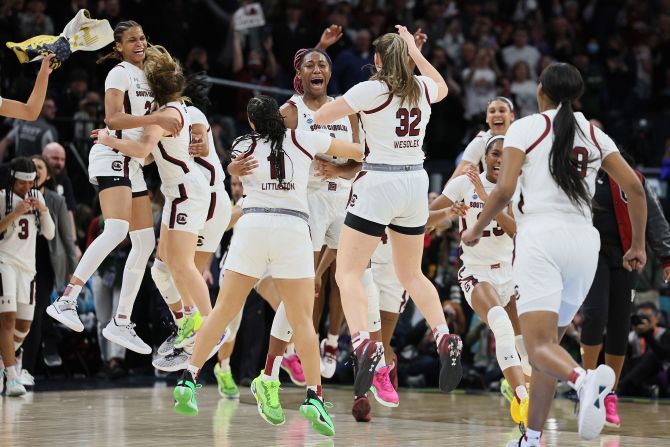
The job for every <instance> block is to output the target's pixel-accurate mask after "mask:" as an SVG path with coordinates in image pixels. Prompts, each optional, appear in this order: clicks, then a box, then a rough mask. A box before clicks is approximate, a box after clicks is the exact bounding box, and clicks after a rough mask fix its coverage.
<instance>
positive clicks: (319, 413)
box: [300, 390, 335, 436]
mask: <svg viewBox="0 0 670 447" xmlns="http://www.w3.org/2000/svg"><path fill="white" fill-rule="evenodd" d="M332 407H333V404H331V403H330V402H323V401H322V400H321V399H319V397H318V396H317V395H316V393H315V392H314V391H312V390H307V397H306V398H305V401H304V402H303V403H302V405H301V406H300V414H302V415H303V416H304V417H305V419H307V420H308V421H309V422H310V424H312V428H313V429H314V430H316V431H317V432H319V433H321V434H322V435H324V436H333V435H334V434H335V426H334V425H333V421H332V420H331V419H330V416H328V412H326V408H332Z"/></svg>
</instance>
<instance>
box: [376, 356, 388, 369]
mask: <svg viewBox="0 0 670 447" xmlns="http://www.w3.org/2000/svg"><path fill="white" fill-rule="evenodd" d="M385 366H386V359H385V358H384V356H382V359H381V360H380V361H379V363H377V366H376V367H375V371H379V370H380V369H382V368H383V367H385Z"/></svg>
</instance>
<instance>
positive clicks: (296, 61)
mask: <svg viewBox="0 0 670 447" xmlns="http://www.w3.org/2000/svg"><path fill="white" fill-rule="evenodd" d="M315 52H316V53H319V54H322V55H323V56H324V57H325V58H326V60H327V61H328V65H330V68H331V69H332V68H333V61H331V60H330V56H328V53H326V52H325V51H323V50H320V49H318V48H301V49H299V50H298V51H296V53H295V56H293V68H295V76H293V90H295V91H296V93H297V94H299V95H304V94H305V90H304V89H303V88H302V80H301V79H300V77H299V76H298V72H299V71H300V67H302V63H303V62H304V61H305V56H307V55H308V54H309V53H315Z"/></svg>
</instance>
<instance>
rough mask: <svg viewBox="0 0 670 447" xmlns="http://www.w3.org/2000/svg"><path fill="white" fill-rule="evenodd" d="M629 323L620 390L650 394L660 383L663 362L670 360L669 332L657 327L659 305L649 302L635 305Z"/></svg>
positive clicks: (629, 394)
mask: <svg viewBox="0 0 670 447" xmlns="http://www.w3.org/2000/svg"><path fill="white" fill-rule="evenodd" d="M631 326H632V327H633V330H632V331H630V334H629V335H628V347H629V350H630V356H629V360H628V364H627V366H626V370H625V371H624V373H623V375H622V379H621V385H620V386H619V389H620V392H621V394H623V395H628V396H645V397H649V396H651V395H652V393H651V386H652V385H656V384H658V382H659V377H658V376H659V373H661V372H663V363H664V362H667V361H668V360H670V332H668V331H667V330H666V328H664V327H660V326H659V312H658V308H657V307H656V305H655V304H654V303H651V302H646V303H642V304H640V305H639V306H637V312H636V313H635V314H633V315H632V316H631ZM629 365H630V366H629ZM661 383H663V381H661Z"/></svg>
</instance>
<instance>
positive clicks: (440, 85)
mask: <svg viewBox="0 0 670 447" xmlns="http://www.w3.org/2000/svg"><path fill="white" fill-rule="evenodd" d="M395 27H396V29H397V30H398V34H400V37H402V40H404V41H405V42H406V43H407V48H408V49H409V57H410V58H411V59H412V60H413V61H414V63H415V64H416V68H418V69H419V72H420V73H421V74H422V75H423V76H427V77H429V78H430V79H432V80H433V81H435V83H436V84H437V99H436V100H435V102H440V101H442V100H443V99H444V98H445V97H446V96H447V93H449V88H448V87H447V82H446V81H445V80H444V78H443V77H442V75H441V74H440V72H439V71H437V69H436V68H435V67H433V65H432V64H431V63H430V62H428V59H426V57H425V56H424V55H423V54H421V50H420V49H419V48H418V47H417V46H416V41H415V39H414V36H413V35H412V34H411V33H410V32H409V31H407V28H406V27H404V26H402V25H396V26H395Z"/></svg>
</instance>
